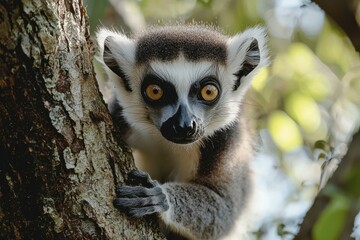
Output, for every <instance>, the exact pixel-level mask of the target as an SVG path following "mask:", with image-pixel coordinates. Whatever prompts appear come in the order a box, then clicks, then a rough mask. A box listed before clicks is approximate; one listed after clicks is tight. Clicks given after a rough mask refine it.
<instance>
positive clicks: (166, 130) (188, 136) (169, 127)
mask: <svg viewBox="0 0 360 240" xmlns="http://www.w3.org/2000/svg"><path fill="white" fill-rule="evenodd" d="M160 131H161V134H162V135H163V136H164V137H165V138H166V139H167V140H169V141H172V142H175V143H180V144H186V143H191V142H194V141H196V140H197V139H198V138H199V137H200V134H199V133H200V131H199V125H198V123H197V120H196V118H195V117H194V116H193V115H192V114H191V113H190V112H189V110H188V108H187V107H186V106H182V105H181V106H180V107H179V109H178V110H177V111H176V113H175V114H174V115H173V116H172V117H171V118H169V119H168V120H166V121H165V122H164V123H163V124H162V126H161V128H160Z"/></svg>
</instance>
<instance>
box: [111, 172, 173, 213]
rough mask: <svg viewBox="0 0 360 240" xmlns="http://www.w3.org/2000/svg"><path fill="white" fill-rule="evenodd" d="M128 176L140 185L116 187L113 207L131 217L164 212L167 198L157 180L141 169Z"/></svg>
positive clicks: (166, 206)
mask: <svg viewBox="0 0 360 240" xmlns="http://www.w3.org/2000/svg"><path fill="white" fill-rule="evenodd" d="M129 178H130V179H131V180H133V181H136V182H138V183H140V184H141V185H142V186H121V187H118V188H117V189H116V198H115V200H114V205H115V207H117V208H119V209H121V210H123V211H125V212H126V213H127V214H128V215H130V216H133V217H142V216H145V215H149V214H153V213H158V212H164V211H166V210H168V209H169V204H168V200H167V198H166V195H165V193H164V191H163V189H162V188H161V187H160V184H159V183H158V182H157V181H154V180H152V179H151V178H150V176H149V175H148V174H147V173H145V172H142V171H139V170H134V171H132V172H130V173H129Z"/></svg>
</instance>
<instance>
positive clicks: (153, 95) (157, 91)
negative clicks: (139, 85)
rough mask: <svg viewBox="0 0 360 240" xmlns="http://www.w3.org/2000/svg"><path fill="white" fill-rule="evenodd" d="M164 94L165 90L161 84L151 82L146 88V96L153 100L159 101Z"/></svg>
mask: <svg viewBox="0 0 360 240" xmlns="http://www.w3.org/2000/svg"><path fill="white" fill-rule="evenodd" d="M163 95H164V92H163V90H162V89H161V87H160V86H159V85H156V84H150V85H149V86H147V88H146V96H147V97H148V98H150V99H151V100H154V101H157V100H159V99H160V98H161V97H162V96H163Z"/></svg>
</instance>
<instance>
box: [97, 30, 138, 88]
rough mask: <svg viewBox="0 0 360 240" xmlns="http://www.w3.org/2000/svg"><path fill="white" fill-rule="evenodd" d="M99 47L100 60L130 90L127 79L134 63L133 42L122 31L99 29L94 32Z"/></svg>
mask: <svg viewBox="0 0 360 240" xmlns="http://www.w3.org/2000/svg"><path fill="white" fill-rule="evenodd" d="M96 37H97V41H98V45H99V48H100V54H101V55H100V61H103V62H104V63H105V64H106V66H108V67H109V69H111V71H112V72H114V73H115V74H116V75H118V76H119V77H120V78H121V79H122V80H123V82H124V87H125V88H126V90H127V91H130V92H131V91H132V89H131V86H130V81H129V76H130V73H131V69H132V68H133V66H134V63H135V43H134V42H133V41H132V40H131V39H129V38H128V37H127V36H125V35H124V34H122V33H117V32H113V31H110V30H107V29H100V31H98V32H97V34H96Z"/></svg>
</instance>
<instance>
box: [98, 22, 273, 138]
mask: <svg viewBox="0 0 360 240" xmlns="http://www.w3.org/2000/svg"><path fill="white" fill-rule="evenodd" d="M97 38H98V42H99V46H100V48H101V53H102V55H101V59H102V60H103V62H104V64H105V65H106V66H107V68H106V69H107V72H108V75H109V77H110V78H111V79H112V80H113V83H114V87H115V88H116V89H115V92H116V93H117V98H118V99H119V103H120V105H121V106H122V108H123V113H122V114H123V117H124V118H125V119H126V121H127V122H128V123H129V124H130V125H131V126H132V127H133V128H134V129H137V130H139V131H150V134H153V133H155V134H157V133H159V132H160V133H161V134H162V136H163V137H164V138H166V139H167V140H169V141H171V142H174V143H179V144H187V143H192V142H195V141H197V140H199V139H201V138H203V137H206V136H210V135H212V134H213V133H214V132H215V131H216V130H219V129H223V128H225V127H226V126H228V125H229V124H231V123H233V122H234V121H235V120H236V119H237V117H238V116H239V114H240V105H241V102H242V100H243V97H244V94H245V92H246V90H247V89H248V88H249V86H250V81H251V78H252V77H253V75H254V73H255V72H256V70H257V69H258V68H259V67H261V66H264V65H266V64H267V54H266V49H265V41H266V40H265V36H264V32H263V30H262V29H260V28H252V29H248V30H246V31H245V32H243V33H240V34H237V35H235V36H233V37H230V38H229V37H227V36H225V35H222V34H220V33H219V32H218V31H215V30H214V29H211V28H210V27H205V26H198V25H185V26H184V25H178V26H166V27H157V28H151V29H149V30H147V31H145V32H143V33H141V34H138V35H136V36H134V37H133V38H128V37H127V36H125V35H124V34H122V33H117V32H112V31H109V30H105V29H102V30H100V31H99V32H98V34H97Z"/></svg>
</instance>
